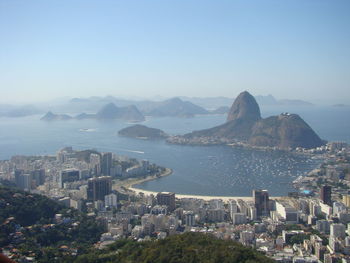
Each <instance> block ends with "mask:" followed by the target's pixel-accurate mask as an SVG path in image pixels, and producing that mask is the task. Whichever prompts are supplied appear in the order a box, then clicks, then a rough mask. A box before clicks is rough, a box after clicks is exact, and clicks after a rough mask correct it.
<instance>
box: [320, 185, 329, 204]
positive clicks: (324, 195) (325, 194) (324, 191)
mask: <svg viewBox="0 0 350 263" xmlns="http://www.w3.org/2000/svg"><path fill="white" fill-rule="evenodd" d="M320 199H321V200H322V201H323V203H325V204H327V205H330V206H332V187H331V186H329V185H323V186H322V187H321V190H320Z"/></svg>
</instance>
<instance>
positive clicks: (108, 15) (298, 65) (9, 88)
mask: <svg viewBox="0 0 350 263" xmlns="http://www.w3.org/2000/svg"><path fill="white" fill-rule="evenodd" d="M349 13H350V1H348V0H343V1H340V0H329V1H325V0H283V1H282V0H264V1H261V0H256V1H253V0H252V1H247V0H242V1H236V0H229V1H222V0H218V1H206V0H201V1H193V0H173V1H165V0H159V1H153V0H142V1H136V0H135V1H134V0H128V1H126V0H124V1H118V0H113V1H107V0H99V1H98V0H95V1H91V0H59V1H58V0H52V1H47V0H45V1H38V0H31V1H28V0H22V1H19V0H0V90H1V94H2V95H1V96H0V103H9V102H12V101H13V102H15V101H16V102H18V101H42V100H47V99H52V98H55V97H62V96H71V97H87V96H93V95H100V96H105V95H114V96H138V97H152V96H156V95H160V96H164V97H172V96H179V95H183V96H200V97H205V96H208V97H212V96H227V97H235V96H236V95H237V94H238V93H239V92H240V91H242V90H248V91H250V92H251V93H252V94H254V95H259V94H261V95H267V94H273V95H274V96H276V97H277V98H298V99H305V100H309V101H313V102H316V103H317V102H322V103H326V102H329V103H347V102H348V101H350V16H349Z"/></svg>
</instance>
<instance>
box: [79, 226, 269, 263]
mask: <svg viewBox="0 0 350 263" xmlns="http://www.w3.org/2000/svg"><path fill="white" fill-rule="evenodd" d="M74 262H75V263H83V262H84V263H92V262H100V263H103V262H129V263H141V262H145V263H146V262H147V263H161V262H166V263H175V262H176V263H195V262H196V263H201V262H206V263H212V262H213V263H214V262H220V263H248V262H249V263H253V262H255V263H259V262H261V263H264V262H266V263H270V262H271V263H272V262H274V261H273V260H272V259H270V258H268V257H266V256H264V255H262V254H260V253H259V252H257V251H255V250H253V249H251V248H248V247H244V246H242V245H240V244H239V243H237V242H234V241H230V240H221V239H217V238H215V237H213V236H211V235H206V234H202V233H192V232H188V233H185V234H182V235H175V236H170V237H167V238H165V239H163V240H157V241H143V242H136V241H132V240H121V241H117V242H115V243H114V244H112V245H111V246H110V247H109V248H107V249H104V250H94V251H92V252H90V253H89V254H86V255H82V256H80V257H78V258H77V259H76V260H75V261H74Z"/></svg>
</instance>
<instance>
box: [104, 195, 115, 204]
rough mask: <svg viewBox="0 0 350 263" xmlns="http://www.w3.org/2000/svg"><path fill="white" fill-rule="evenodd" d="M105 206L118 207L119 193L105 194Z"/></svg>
mask: <svg viewBox="0 0 350 263" xmlns="http://www.w3.org/2000/svg"><path fill="white" fill-rule="evenodd" d="M105 207H117V195H116V194H113V193H112V194H109V195H106V196H105Z"/></svg>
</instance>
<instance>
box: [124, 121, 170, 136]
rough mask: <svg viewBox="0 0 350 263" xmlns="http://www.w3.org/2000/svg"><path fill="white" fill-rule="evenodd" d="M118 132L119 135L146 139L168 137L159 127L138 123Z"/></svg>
mask: <svg viewBox="0 0 350 263" xmlns="http://www.w3.org/2000/svg"><path fill="white" fill-rule="evenodd" d="M118 134H119V135H121V136H126V137H131V138H137V139H147V140H155V139H165V138H167V137H168V134H166V133H165V132H163V131H162V130H160V129H155V128H150V127H147V126H145V125H140V124H136V125H133V126H130V127H126V128H124V129H122V130H120V131H119V132H118Z"/></svg>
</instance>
